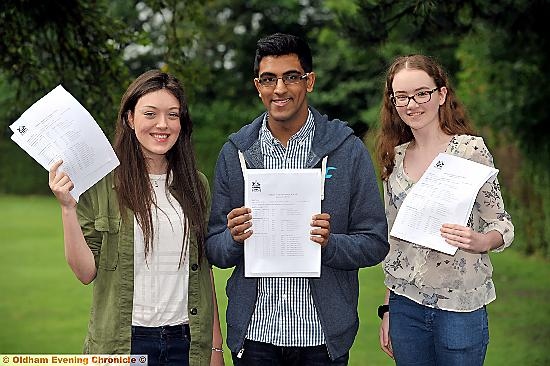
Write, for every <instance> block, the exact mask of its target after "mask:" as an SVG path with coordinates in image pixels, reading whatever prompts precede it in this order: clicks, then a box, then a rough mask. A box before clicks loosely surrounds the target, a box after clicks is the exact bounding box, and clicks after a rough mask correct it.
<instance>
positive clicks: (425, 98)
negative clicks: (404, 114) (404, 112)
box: [390, 88, 439, 107]
mask: <svg viewBox="0 0 550 366" xmlns="http://www.w3.org/2000/svg"><path fill="white" fill-rule="evenodd" d="M437 90H439V88H435V89H432V90H422V91H419V92H418V93H416V94H414V95H411V96H410V97H409V96H408V95H404V94H400V95H392V96H391V97H390V99H391V102H392V103H393V105H394V106H396V107H406V106H408V105H409V102H410V101H411V99H412V100H414V101H415V102H416V103H417V104H424V103H428V102H429V101H430V100H431V99H432V94H433V93H434V92H435V91H437Z"/></svg>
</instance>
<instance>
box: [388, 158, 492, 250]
mask: <svg viewBox="0 0 550 366" xmlns="http://www.w3.org/2000/svg"><path fill="white" fill-rule="evenodd" d="M497 174H498V169H495V168H492V167H490V166H487V165H483V164H479V163H476V162H474V161H471V160H468V159H464V158H460V157H458V156H454V155H449V154H445V153H440V154H439V155H438V156H437V157H436V158H435V159H434V160H433V161H432V162H431V163H430V166H429V167H428V169H427V170H426V172H424V174H423V175H422V177H421V178H420V179H419V180H418V182H417V183H415V185H414V186H413V187H412V188H411V190H410V191H409V193H408V194H407V197H405V199H404V200H403V203H402V204H401V207H400V208H399V212H398V213H397V217H396V218H395V222H394V223H393V226H392V228H391V231H390V235H391V236H394V237H397V238H399V239H402V240H406V241H409V242H411V243H415V244H418V245H422V246H425V247H428V248H431V249H435V250H438V251H440V252H443V253H447V254H450V255H454V254H455V253H456V251H457V247H455V246H453V245H450V244H448V243H447V242H446V241H445V239H443V237H442V236H441V233H440V228H441V225H443V224H459V225H462V226H466V224H467V223H468V218H469V217H470V213H471V212H472V207H473V205H474V202H475V200H476V197H477V194H478V192H479V190H480V189H481V187H482V186H483V184H485V182H487V181H488V180H489V179H491V178H493V177H495V176H496V175H497Z"/></svg>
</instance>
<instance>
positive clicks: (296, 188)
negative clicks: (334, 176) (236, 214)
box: [244, 169, 322, 277]
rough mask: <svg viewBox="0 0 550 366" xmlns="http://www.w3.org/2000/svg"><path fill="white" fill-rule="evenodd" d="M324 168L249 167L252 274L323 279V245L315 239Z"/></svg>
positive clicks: (247, 246) (247, 252) (248, 268)
mask: <svg viewBox="0 0 550 366" xmlns="http://www.w3.org/2000/svg"><path fill="white" fill-rule="evenodd" d="M321 176H322V175H321V169H247V170H246V173H245V180H244V182H245V194H244V197H245V199H244V200H245V206H246V207H249V208H250V209H251V210H252V232H253V233H252V235H251V236H250V238H248V239H246V240H245V243H244V268H245V276H246V277H319V276H320V275H321V246H320V245H319V244H317V243H315V242H313V241H311V239H310V236H311V234H310V231H311V230H312V227H311V226H310V223H311V219H312V216H313V215H315V214H318V213H320V212H321V194H322V193H321V184H322V183H321V182H322V179H321Z"/></svg>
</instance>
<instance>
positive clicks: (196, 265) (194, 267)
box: [191, 263, 199, 271]
mask: <svg viewBox="0 0 550 366" xmlns="http://www.w3.org/2000/svg"><path fill="white" fill-rule="evenodd" d="M197 269H199V265H198V264H197V263H194V264H193V265H192V266H191V270H193V271H196V270H197Z"/></svg>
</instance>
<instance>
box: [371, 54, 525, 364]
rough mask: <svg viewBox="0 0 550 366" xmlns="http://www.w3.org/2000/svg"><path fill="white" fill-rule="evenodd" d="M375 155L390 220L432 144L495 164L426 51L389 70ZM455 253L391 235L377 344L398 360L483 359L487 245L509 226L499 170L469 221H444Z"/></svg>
mask: <svg viewBox="0 0 550 366" xmlns="http://www.w3.org/2000/svg"><path fill="white" fill-rule="evenodd" d="M380 118H381V129H380V133H379V136H378V141H377V148H378V151H377V155H378V159H379V163H380V168H381V177H382V180H383V187H384V199H385V207H386V215H387V218H388V226H389V229H390V230H391V227H392V225H393V223H394V221H395V218H396V216H397V213H398V211H399V208H400V205H401V203H402V202H403V200H404V199H405V197H406V196H407V193H408V192H409V191H410V189H411V188H412V187H413V186H414V184H415V182H417V181H418V180H419V179H420V177H421V176H422V175H423V174H424V172H425V171H426V169H427V168H428V166H429V165H430V163H431V162H432V160H433V159H434V158H435V157H436V156H437V155H438V154H439V153H447V154H451V155H455V156H459V157H462V158H465V159H469V160H472V161H475V162H478V163H482V164H485V165H489V166H493V159H492V156H491V154H490V153H489V150H488V149H487V147H486V146H485V143H484V142H483V139H482V138H481V137H477V136H474V135H473V131H472V128H471V126H470V121H469V119H468V117H467V115H466V112H465V109H464V108H463V106H462V104H461V103H460V102H459V100H458V99H457V96H456V94H455V92H454V90H453V88H452V86H451V85H450V83H449V80H448V77H447V75H446V73H445V71H444V70H443V68H442V67H441V66H440V65H439V64H438V63H436V62H435V61H434V59H432V58H430V57H427V56H423V55H410V56H405V57H398V58H397V59H395V61H394V62H393V63H392V64H391V66H390V67H389V69H388V72H387V79H386V85H385V90H384V97H383V104H382V110H381V117H380ZM440 233H441V236H442V237H443V238H444V239H445V241H446V242H447V243H449V244H451V245H454V246H456V247H457V248H458V250H457V252H456V253H455V255H454V256H452V255H448V254H444V253H442V252H438V251H436V250H433V249H429V248H426V247H424V246H419V245H415V244H412V243H410V242H406V241H403V240H400V239H398V238H395V237H391V236H390V238H389V241H390V252H389V254H388V255H387V257H386V259H385V260H384V263H383V269H384V274H385V286H386V287H387V291H386V296H385V299H384V303H383V305H381V306H380V307H379V309H378V314H379V316H380V317H381V318H382V324H381V326H380V345H381V347H382V350H383V351H384V352H386V353H387V354H388V355H389V356H390V357H392V358H394V359H395V361H396V364H397V365H413V364H414V365H417V366H418V365H445V366H447V365H470V366H475V365H482V364H483V360H484V358H485V353H486V350H487V344H488V342H489V331H488V319H487V312H486V308H485V306H486V305H487V304H488V303H490V302H491V301H493V300H494V299H495V298H496V294H495V288H494V284H493V280H492V265H491V261H490V259H489V254H488V253H489V252H490V251H495V252H498V251H502V250H503V249H504V248H506V247H508V246H509V245H510V244H511V243H512V240H513V237H514V227H513V225H512V222H511V218H510V215H509V214H508V213H507V212H506V211H505V210H504V204H503V201H502V196H501V192H500V188H499V183H498V181H497V179H496V177H494V178H492V179H490V180H489V181H487V182H486V183H485V184H484V185H483V187H482V188H481V190H480V191H479V193H478V196H477V198H476V201H475V204H474V207H473V209H472V212H471V215H470V218H469V220H468V224H467V226H462V225H456V224H443V225H442V227H441V228H440Z"/></svg>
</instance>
